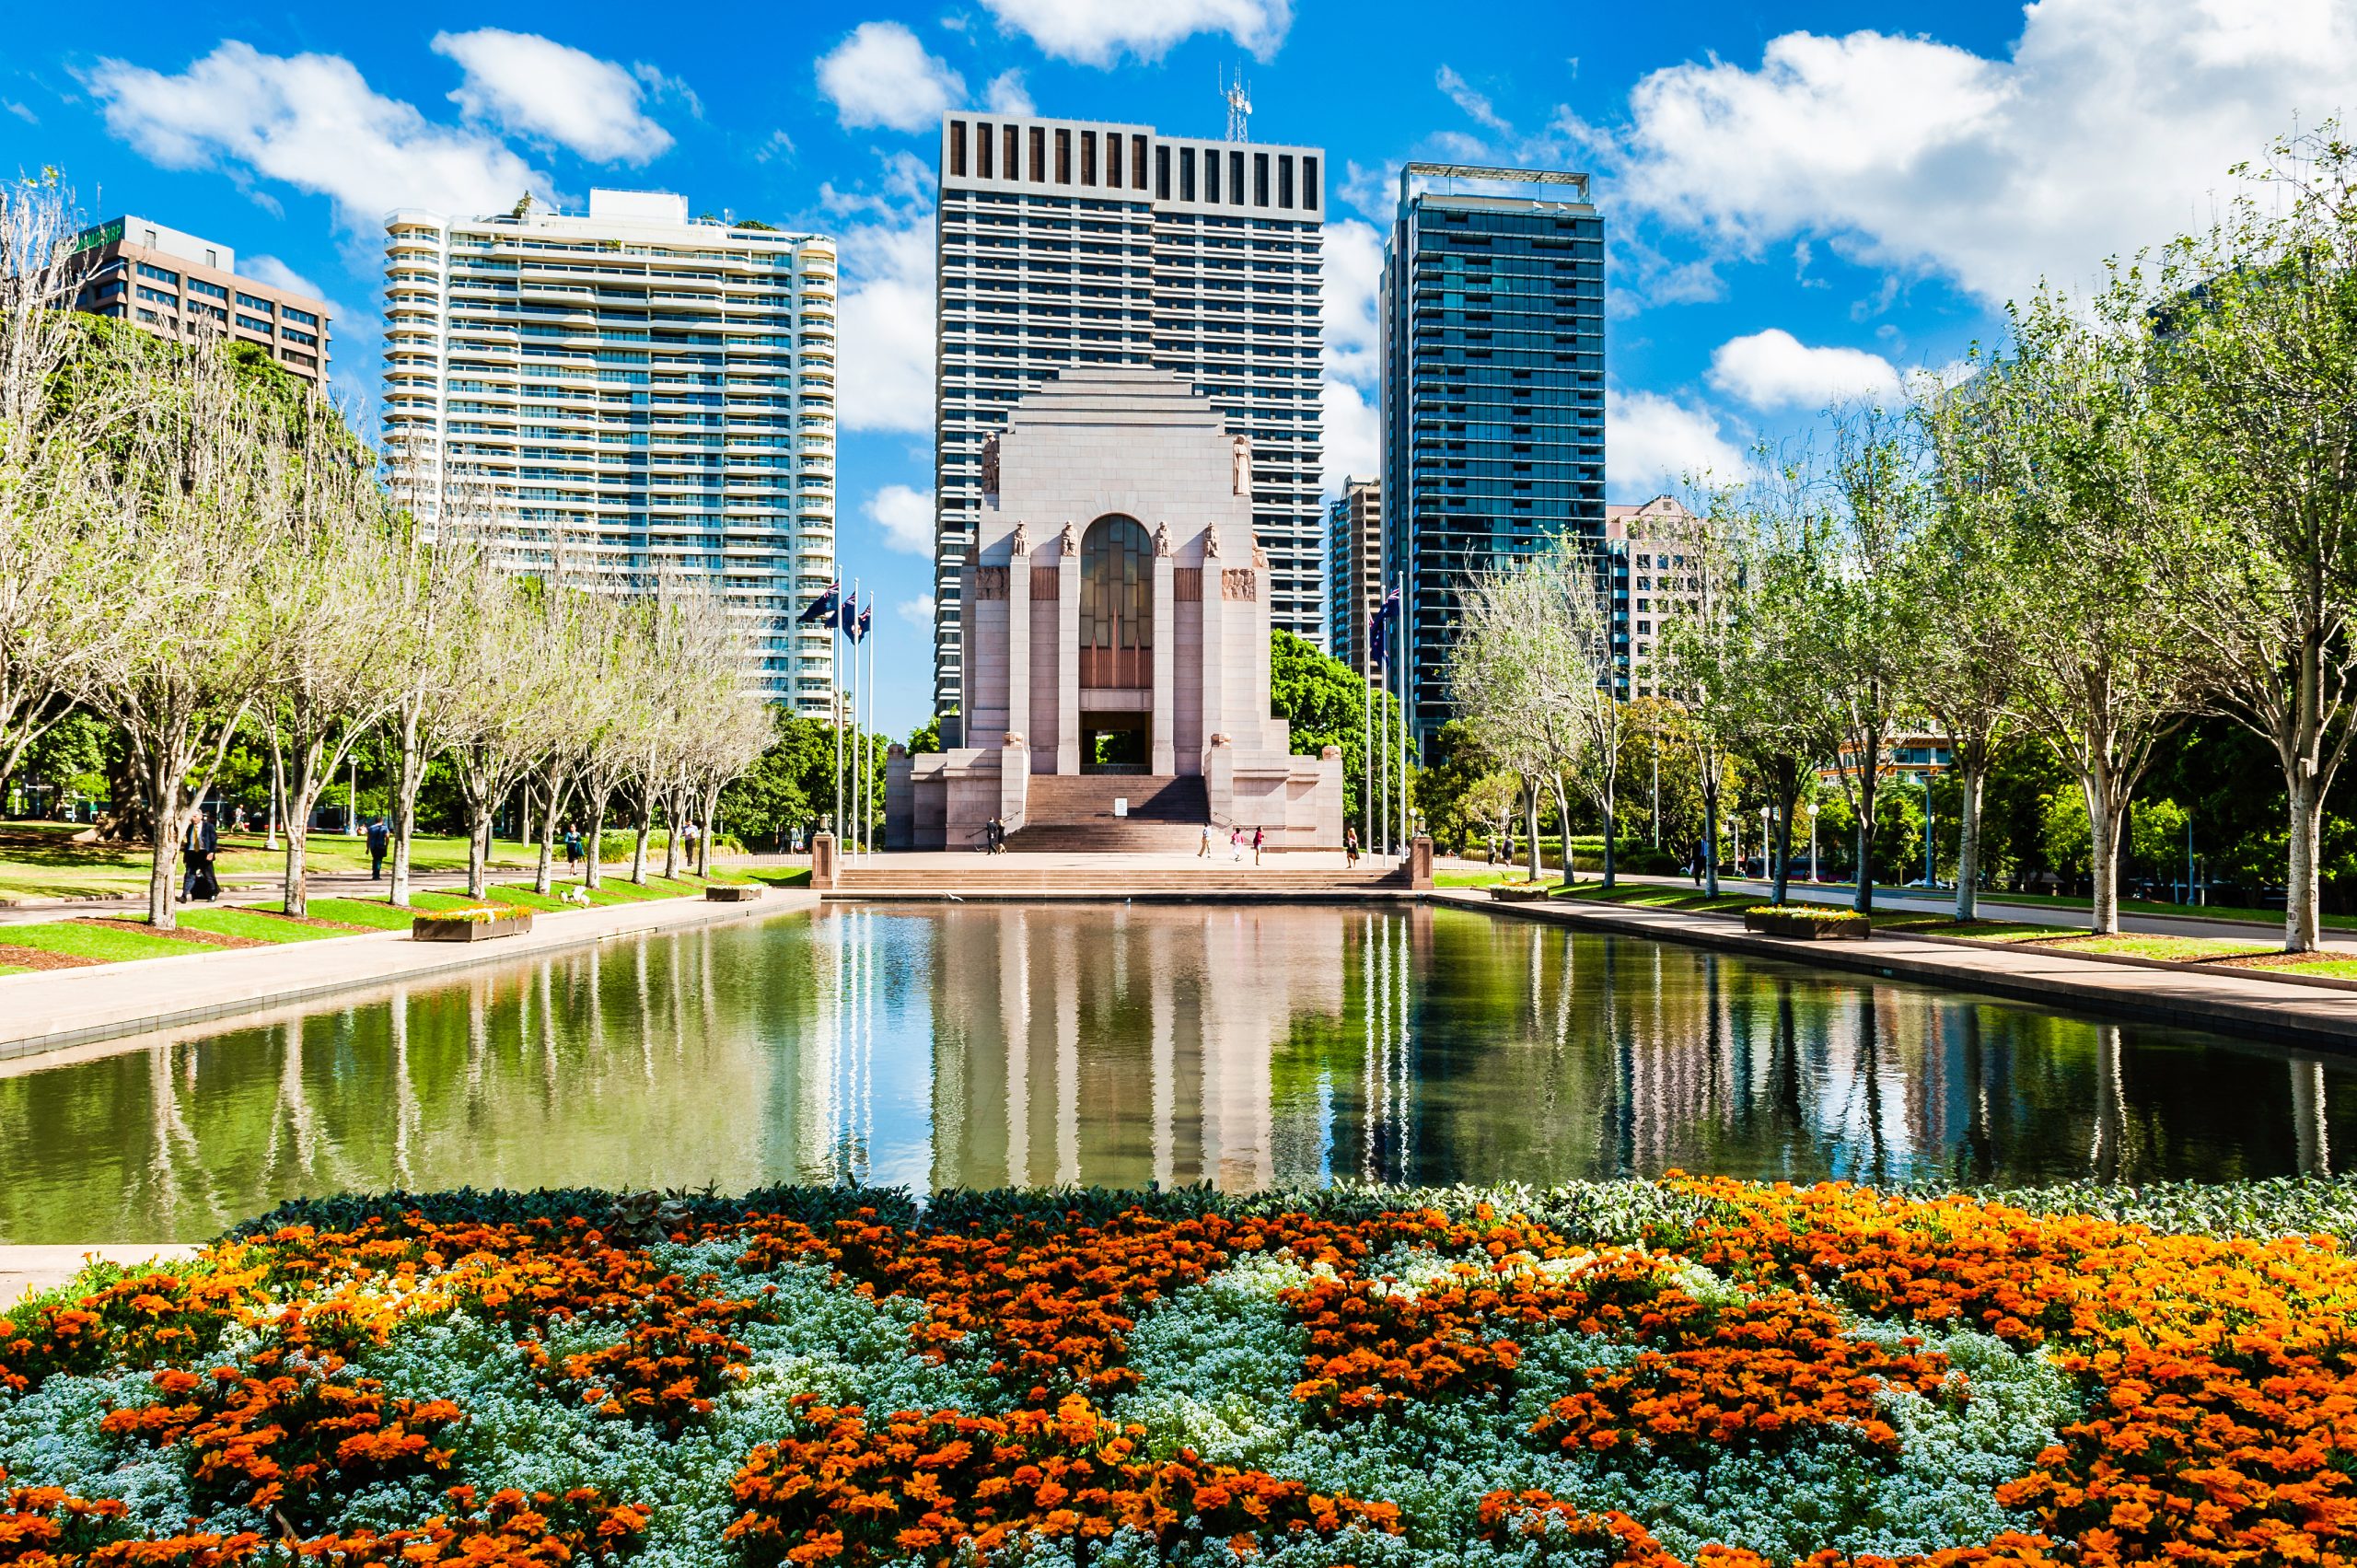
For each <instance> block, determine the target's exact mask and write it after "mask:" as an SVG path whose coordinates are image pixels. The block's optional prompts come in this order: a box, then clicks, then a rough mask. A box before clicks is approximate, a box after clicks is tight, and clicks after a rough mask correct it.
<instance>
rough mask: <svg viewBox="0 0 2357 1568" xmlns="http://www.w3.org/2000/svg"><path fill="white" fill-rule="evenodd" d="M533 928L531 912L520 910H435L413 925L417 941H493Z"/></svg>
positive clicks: (413, 932) (420, 916) (517, 934)
mask: <svg viewBox="0 0 2357 1568" xmlns="http://www.w3.org/2000/svg"><path fill="white" fill-rule="evenodd" d="M531 929H532V912H531V911H530V910H519V909H465V910H436V911H435V912H433V913H432V914H421V915H419V916H418V917H417V918H416V919H414V920H412V921H411V922H410V925H409V934H410V939H411V940H412V941H416V942H493V941H497V940H498V939H499V938H500V937H502V936H521V935H523V934H524V933H525V932H527V931H529V930H531Z"/></svg>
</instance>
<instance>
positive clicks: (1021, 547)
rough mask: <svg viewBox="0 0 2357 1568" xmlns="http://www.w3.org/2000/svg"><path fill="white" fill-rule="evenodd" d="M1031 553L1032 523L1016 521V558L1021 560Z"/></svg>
mask: <svg viewBox="0 0 2357 1568" xmlns="http://www.w3.org/2000/svg"><path fill="white" fill-rule="evenodd" d="M1030 553H1031V525H1030V524H1028V523H1020V522H1019V523H1016V525H1015V559H1016V560H1017V561H1020V560H1022V559H1023V558H1024V557H1025V556H1027V555H1028V554H1030Z"/></svg>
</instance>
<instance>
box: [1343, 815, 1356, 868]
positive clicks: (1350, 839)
mask: <svg viewBox="0 0 2357 1568" xmlns="http://www.w3.org/2000/svg"><path fill="white" fill-rule="evenodd" d="M1342 864H1343V865H1345V866H1347V867H1349V868H1350V869H1351V870H1353V871H1355V870H1357V869H1358V865H1359V830H1357V829H1356V828H1354V827H1353V826H1351V824H1349V823H1348V822H1345V823H1343V824H1342Z"/></svg>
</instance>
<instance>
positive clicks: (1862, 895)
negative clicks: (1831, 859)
mask: <svg viewBox="0 0 2357 1568" xmlns="http://www.w3.org/2000/svg"><path fill="white" fill-rule="evenodd" d="M1879 745H1880V737H1876V746H1877V748H1879ZM1880 755H1881V752H1880V750H1879V749H1877V750H1876V751H1875V756H1877V757H1879V756H1880ZM1876 793H1877V792H1876V790H1875V779H1874V775H1873V773H1872V772H1868V773H1867V775H1866V776H1865V777H1864V778H1863V779H1861V780H1860V781H1859V782H1858V832H1857V841H1858V844H1857V848H1858V865H1857V870H1856V871H1855V872H1854V873H1853V874H1852V880H1853V881H1855V882H1856V883H1857V891H1856V893H1855V894H1853V895H1852V898H1851V900H1850V907H1851V908H1852V909H1853V910H1855V911H1857V912H1859V913H1860V914H1872V913H1873V912H1874V909H1875V794H1876Z"/></svg>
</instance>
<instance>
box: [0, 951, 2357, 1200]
mask: <svg viewBox="0 0 2357 1568" xmlns="http://www.w3.org/2000/svg"><path fill="white" fill-rule="evenodd" d="M2349 1085H2350V1079H2349V1077H2348V1076H2347V1075H2346V1073H2345V1071H2344V1070H2341V1069H2340V1068H2338V1067H2337V1066H2336V1068H2335V1070H2334V1071H2332V1072H2331V1073H2329V1074H2328V1070H2327V1064H2326V1063H2323V1062H2321V1061H2318V1060H2315V1059H2308V1058H2302V1059H2289V1058H2286V1057H2283V1056H2282V1055H2270V1054H2268V1053H2265V1052H2262V1051H2257V1050H2255V1049H2254V1050H2235V1049H2232V1048H2227V1047H2224V1046H2222V1045H2219V1044H2216V1043H2214V1042H2204V1041H2202V1040H2199V1039H2197V1038H2193V1037H2188V1036H2183V1035H2174V1034H2170V1033H2168V1032H2166V1031H2161V1030H2149V1029H2139V1028H2121V1027H2117V1026H2096V1025H2092V1024H2088V1023H2085V1022H2083V1021H2077V1020H2072V1019H2067V1018H2060V1017H2055V1016H2049V1015H2045V1014H2042V1013H2038V1012H2036V1011H2033V1010H2025V1009H2019V1008H2012V1007H2005V1006H2000V1005H1995V1004H1990V1003H1981V1002H1976V1001H1970V1000H1966V999H1959V998H1953V997H1943V996H1939V995H1936V994H1933V993H1928V992H1922V991H1917V990H1913V989H1910V988H1907V987H1903V986H1895V985H1883V986H1870V985H1869V986H1862V985H1860V984H1858V983H1856V982H1854V981H1850V980H1847V979H1843V978H1839V977H1834V976H1829V975H1827V974H1824V973H1821V972H1817V971H1810V970H1801V969H1797V968H1792V969H1786V968H1780V967H1771V968H1763V967H1760V966H1755V965H1752V964H1750V963H1747V962H1745V961H1742V960H1739V959H1736V958H1728V957H1724V956H1720V955H1715V954H1712V953H1709V952H1704V951H1701V950H1698V949H1691V948H1682V947H1675V946H1667V945H1653V944H1647V943H1643V942H1638V941H1631V940H1626V939H1621V940H1609V939H1604V938H1599V937H1595V936H1587V935H1577V934H1574V933H1567V932H1565V931H1563V930H1562V929H1561V928H1558V927H1554V926H1549V925H1541V924H1539V923H1532V922H1524V921H1515V920H1494V919H1491V918H1489V917H1487V916H1484V915H1480V914H1474V913H1469V912H1461V911H1456V910H1448V909H1434V908H1431V907H1427V906H1417V907H1412V908H1408V909H1397V908H1387V909H1370V908H1364V907H1323V908H1273V909H1260V910H1253V909H1248V908H1240V907H1226V906H1220V907H1207V906H1201V905H1196V906H1175V905H1174V906H1155V905H1131V906H1114V905H1091V906H1080V907H1073V906H1029V907H1025V906H960V907H957V908H952V909H949V910H946V911H943V912H932V911H927V912H908V911H903V910H898V909H888V908H876V907H859V906H829V907H828V908H827V909H826V910H825V911H824V912H821V913H820V914H819V915H817V916H815V917H813V918H810V919H807V920H794V921H782V922H778V923H773V924H769V925H765V926H763V925H748V926H741V927H729V928H723V929H716V930H712V931H706V932H698V933H690V934H684V935H678V936H671V937H664V938H658V939H655V940H651V941H642V942H637V943H633V944H631V945H629V946H628V947H606V948H602V949H598V948H593V949H586V950H584V951H582V952H581V953H578V954H575V955H567V956H563V957H561V958H556V959H552V960H551V961H548V962H544V963H539V964H533V965H528V966H521V967H518V968H515V969H510V970H489V971H483V972H481V973H478V974H475V975H472V976H470V977H469V978H467V979H465V980H464V981H459V982H457V983H454V984H449V985H444V986H439V987H413V988H411V989H409V990H408V991H406V992H401V991H396V992H393V993H389V995H388V996H386V997H385V998H383V999H381V1000H377V1001H372V1002H367V1003H362V1004H354V1005H344V1006H341V1007H338V1008H335V1009H332V1010H329V1011H324V1012H321V1013H318V1014H314V1015H312V1016H308V1017H304V1018H300V1019H298V1020H296V1021H295V1022H291V1023H285V1024H283V1025H282V1024H275V1023H274V1024H272V1025H271V1026H269V1027H267V1028H249V1029H245V1030H240V1031H235V1032H232V1033H228V1034H224V1035H220V1036H216V1037H214V1038H210V1039H194V1040H169V1041H167V1042H165V1043H161V1044H157V1045H155V1046H153V1047H149V1048H142V1049H137V1050H133V1051H123V1052H121V1053H118V1054H114V1055H106V1056H98V1057H94V1058H92V1059H89V1060H86V1061H75V1062H71V1063H63V1064H52V1065H50V1066H47V1067H43V1066H41V1065H39V1064H38V1063H0V1239H44V1240H45V1239H57V1240H89V1239H105V1238H110V1237H122V1238H127V1239H144V1238H155V1239H166V1238H179V1237H198V1236H203V1235H206V1234H209V1233H211V1232H213V1231H215V1230H217V1229H218V1228H220V1227H221V1226H222V1225H226V1224H227V1223H228V1222H230V1221H232V1220H234V1219H237V1218H238V1217H241V1216H242V1215H244V1214H250V1213H252V1212H254V1211H255V1210H257V1209H259V1208H261V1207H264V1206H266V1205H267V1204H268V1203H270V1202H274V1201H276V1200H278V1199H281V1198H284V1197H287V1196H291V1195H295V1194H297V1193H301V1192H315V1191H333V1190H338V1189H348V1188H372V1187H389V1186H396V1185H400V1186H409V1187H412V1188H415V1187H433V1186H457V1185H460V1184H465V1183H472V1184H474V1185H477V1186H483V1185H491V1184H505V1185H511V1186H527V1187H528V1186H534V1185H540V1184H544V1183H545V1184H559V1183H572V1182H583V1183H599V1184H605V1185H641V1186H644V1185H648V1184H665V1185H698V1184H701V1183H702V1182H705V1181H713V1182H715V1183H717V1184H718V1185H720V1186H722V1187H724V1188H734V1189H743V1188H748V1187H751V1186H754V1185H756V1184H758V1183H761V1182H763V1181H772V1180H793V1179H799V1180H822V1181H823V1180H830V1179H849V1178H858V1179H874V1180H888V1181H911V1182H915V1183H917V1184H924V1183H927V1182H930V1183H932V1184H935V1185H948V1184H953V1183H954V1184H964V1185H977V1184H997V1183H1002V1182H1007V1181H1018V1182H1046V1181H1057V1180H1082V1181H1097V1182H1120V1183H1127V1182H1144V1181H1146V1180H1148V1179H1152V1180H1156V1181H1161V1182H1164V1183H1176V1182H1185V1181H1193V1180H1210V1181H1215V1182H1218V1183H1221V1184H1223V1185H1225V1186H1229V1187H1242V1186H1250V1185H1255V1184H1260V1183H1269V1182H1284V1183H1316V1182H1319V1181H1325V1180H1332V1179H1375V1180H1393V1181H1400V1180H1412V1181H1434V1182H1446V1181H1453V1180H1458V1179H1470V1180H1498V1179H1514V1180H1527V1181H1533V1182H1545V1181H1550V1180H1559V1179H1565V1178H1570V1177H1580V1176H1596V1175H1609V1174H1615V1173H1624V1172H1653V1171H1658V1170H1661V1169H1665V1168H1668V1167H1683V1168H1686V1169H1689V1170H1707V1171H1724V1172H1729V1173H1733V1174H1740V1175H1751V1176H1760V1177H1770V1178H1776V1177H1790V1178H1794V1179H1810V1178H1815V1177H1817V1176H1821V1175H1825V1174H1828V1173H1840V1174H1844V1175H1852V1176H1857V1177H1861V1178H1864V1179H1903V1178H1910V1177H1918V1176H1922V1175H1925V1174H1929V1173H1933V1172H1947V1173H1950V1174H1953V1175H1954V1176H1956V1178H1958V1179H1969V1180H1976V1181H2003V1180H2014V1179H2054V1178H2061V1177H2096V1178H2100V1179H2118V1180H2146V1179H2154V1178H2155V1177H2160V1176H2186V1177H2197V1178H2204V1179H2216V1178H2223V1177H2231V1176H2237V1175H2249V1174H2268V1173H2273V1172H2277V1171H2284V1170H2292V1169H2303V1170H2309V1171H2317V1172H2323V1171H2329V1170H2330V1169H2331V1168H2332V1161H2331V1151H2332V1141H2333V1140H2332V1134H2333V1132H2335V1131H2336V1130H2337V1131H2339V1132H2340V1133H2341V1135H2342V1138H2343V1139H2344V1141H2345V1140H2346V1139H2347V1138H2349V1137H2351V1136H2352V1135H2357V1132H2352V1129H2351V1126H2350V1125H2349V1124H2350V1122H2351V1121H2352V1119H2357V1096H2352V1095H2351V1092H2350V1088H2349ZM2336 1116H2338V1117H2339V1118H2340V1122H2341V1125H2340V1128H2338V1129H2336V1128H2335V1127H2334V1125H2333V1121H2334V1118H2335V1117H2336Z"/></svg>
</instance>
